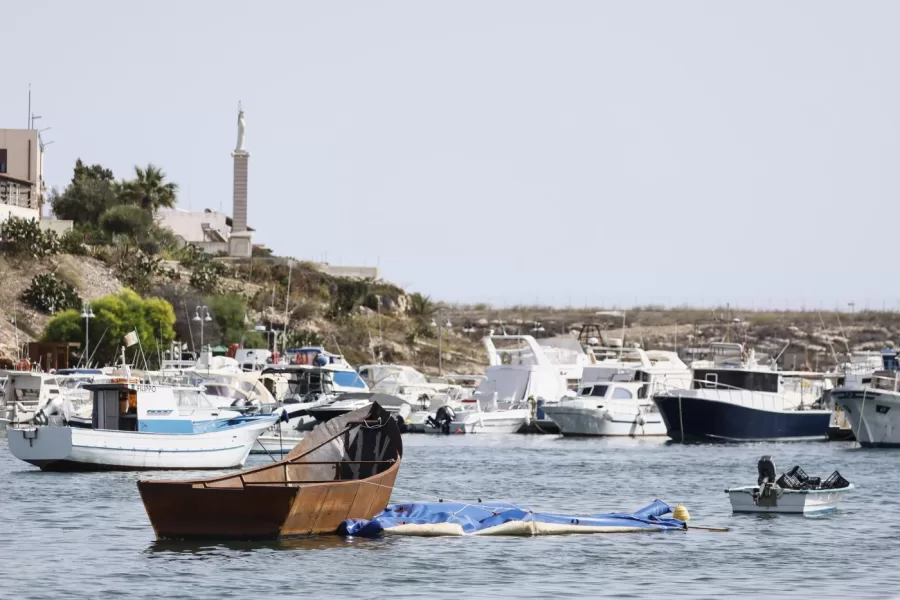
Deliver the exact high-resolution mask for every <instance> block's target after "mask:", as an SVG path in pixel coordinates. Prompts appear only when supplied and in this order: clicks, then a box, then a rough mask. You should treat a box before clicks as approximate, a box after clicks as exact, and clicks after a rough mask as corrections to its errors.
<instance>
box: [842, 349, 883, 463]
mask: <svg viewBox="0 0 900 600" xmlns="http://www.w3.org/2000/svg"><path fill="white" fill-rule="evenodd" d="M898 354H900V351H898V350H894V349H885V350H883V351H882V357H883V369H882V370H880V371H876V372H875V373H873V374H872V375H871V377H869V378H868V380H867V381H866V382H865V383H862V382H854V383H851V384H850V385H846V386H841V387H837V388H835V389H833V390H832V391H831V397H832V398H833V399H834V402H835V405H836V406H837V407H838V408H839V409H841V411H842V413H843V414H844V415H846V417H847V419H848V420H849V421H850V428H851V429H852V431H853V434H854V435H855V436H856V441H858V442H859V443H860V445H861V446H864V447H867V448H900V362H898Z"/></svg>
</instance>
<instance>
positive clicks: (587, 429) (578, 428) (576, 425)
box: [544, 406, 666, 437]
mask: <svg viewBox="0 0 900 600" xmlns="http://www.w3.org/2000/svg"><path fill="white" fill-rule="evenodd" d="M544 413H545V414H546V415H547V416H549V417H550V418H551V419H553V421H555V422H556V424H557V425H558V426H559V432H560V433H561V434H562V435H564V436H621V437H627V436H631V437H643V436H664V435H666V426H665V424H664V423H663V421H662V417H661V416H660V415H659V413H648V414H644V415H641V416H642V417H643V419H644V424H643V425H641V424H640V423H639V421H638V420H637V419H636V418H635V415H634V413H632V414H619V413H609V412H608V411H606V410H598V409H596V408H576V407H569V406H545V407H544Z"/></svg>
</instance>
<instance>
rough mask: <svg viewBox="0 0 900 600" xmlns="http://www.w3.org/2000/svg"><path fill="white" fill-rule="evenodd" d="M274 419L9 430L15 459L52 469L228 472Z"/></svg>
mask: <svg viewBox="0 0 900 600" xmlns="http://www.w3.org/2000/svg"><path fill="white" fill-rule="evenodd" d="M271 425H272V422H271V421H259V422H253V423H248V424H246V425H244V426H239V427H230V428H227V429H222V430H219V431H212V432H206V433H193V434H167V433H138V432H132V431H110V430H102V429H101V430H95V429H83V428H77V427H74V428H73V427H37V428H35V427H31V428H23V429H9V430H8V432H7V437H8V438H9V449H10V452H12V454H13V456H15V457H16V458H18V459H20V460H23V461H25V462H27V463H30V464H32V465H34V466H36V467H40V468H42V469H49V470H106V469H112V470H152V469H226V468H233V467H240V466H243V464H244V461H246V460H247V455H248V454H249V453H250V449H251V447H252V446H253V444H254V443H255V442H256V438H257V437H259V435H260V434H261V433H262V432H263V431H264V430H266V429H268V428H269V427H270V426H271Z"/></svg>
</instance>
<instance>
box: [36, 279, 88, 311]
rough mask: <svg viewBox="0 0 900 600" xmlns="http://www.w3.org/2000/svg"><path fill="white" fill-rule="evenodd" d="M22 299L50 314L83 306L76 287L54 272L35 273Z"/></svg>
mask: <svg viewBox="0 0 900 600" xmlns="http://www.w3.org/2000/svg"><path fill="white" fill-rule="evenodd" d="M22 299H23V300H24V301H25V302H26V303H27V304H28V305H29V306H31V307H33V308H34V309H35V310H39V311H41V312H43V313H47V314H50V315H52V314H54V313H57V312H59V311H61V310H66V309H69V308H73V309H77V308H79V307H81V298H80V297H79V296H78V292H77V291H76V290H75V287H74V286H73V285H72V284H70V283H67V282H65V281H62V280H61V279H60V278H59V277H57V276H56V275H54V274H52V273H42V274H40V275H35V276H34V278H33V279H32V280H31V283H30V284H29V285H28V288H27V289H26V290H25V291H24V292H23V294H22Z"/></svg>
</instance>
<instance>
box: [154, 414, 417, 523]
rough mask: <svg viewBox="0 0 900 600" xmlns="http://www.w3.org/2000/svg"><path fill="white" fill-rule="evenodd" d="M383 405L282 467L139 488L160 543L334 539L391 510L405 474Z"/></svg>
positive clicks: (341, 422) (309, 439)
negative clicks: (346, 527)
mask: <svg viewBox="0 0 900 600" xmlns="http://www.w3.org/2000/svg"><path fill="white" fill-rule="evenodd" d="M401 456H402V443H401V440H400V430H399V427H398V425H397V422H396V420H395V419H393V418H391V417H390V415H389V414H388V413H387V411H385V410H384V409H382V408H381V407H380V406H379V405H378V404H374V405H372V406H370V407H367V408H364V409H360V410H357V411H354V412H352V413H350V414H347V415H345V416H342V417H337V418H335V419H332V420H330V421H329V422H327V423H323V424H322V425H320V426H319V427H317V428H316V429H314V430H313V431H312V432H310V433H309V434H308V435H307V436H305V437H304V438H303V440H302V441H301V442H300V444H298V445H297V447H296V448H294V449H293V450H292V451H291V453H290V454H288V456H287V457H286V458H285V459H284V460H282V461H279V462H277V463H272V464H269V465H265V466H262V467H257V468H255V469H248V470H245V471H241V472H239V473H233V474H229V475H225V476H222V477H217V478H213V479H205V480H194V481H159V480H154V481H139V482H138V489H139V490H140V494H141V499H142V500H143V502H144V508H145V509H146V510H147V515H148V517H149V518H150V522H151V524H152V525H153V529H154V531H155V532H156V536H157V538H158V539H179V540H192V539H196V540H200V539H206V540H213V539H215V540H262V539H268V540H273V539H280V538H291V537H303V536H309V535H314V534H324V533H335V532H337V529H338V526H339V525H340V524H341V523H342V522H343V521H345V520H346V519H370V518H372V516H374V515H376V514H378V513H379V512H380V511H381V510H383V509H384V507H385V506H387V503H388V501H389V500H390V496H391V491H392V490H393V485H394V481H395V479H396V477H397V473H398V471H399V467H400V458H401Z"/></svg>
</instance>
